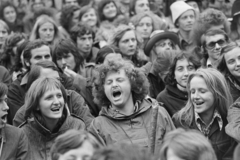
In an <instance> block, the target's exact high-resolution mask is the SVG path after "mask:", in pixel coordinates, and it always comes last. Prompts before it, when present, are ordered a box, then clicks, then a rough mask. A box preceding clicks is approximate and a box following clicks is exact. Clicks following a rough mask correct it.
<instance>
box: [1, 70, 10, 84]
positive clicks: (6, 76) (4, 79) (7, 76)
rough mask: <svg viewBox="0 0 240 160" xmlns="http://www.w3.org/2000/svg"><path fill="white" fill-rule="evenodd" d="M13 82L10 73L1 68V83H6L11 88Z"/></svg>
mask: <svg viewBox="0 0 240 160" xmlns="http://www.w3.org/2000/svg"><path fill="white" fill-rule="evenodd" d="M11 81H12V78H11V75H10V74H9V71H8V70H7V69H6V68H5V67H3V66H0V82H2V83H5V84H6V85H7V86H9V85H10V83H11Z"/></svg>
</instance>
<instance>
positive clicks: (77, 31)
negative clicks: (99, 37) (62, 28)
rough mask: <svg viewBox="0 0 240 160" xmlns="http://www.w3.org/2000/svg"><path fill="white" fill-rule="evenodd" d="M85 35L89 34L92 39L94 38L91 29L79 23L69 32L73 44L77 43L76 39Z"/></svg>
mask: <svg viewBox="0 0 240 160" xmlns="http://www.w3.org/2000/svg"><path fill="white" fill-rule="evenodd" d="M85 34H91V35H92V38H93V39H94V38H95V33H94V32H93V30H92V29H91V27H90V26H88V25H87V24H83V23H81V22H79V23H78V24H76V25H75V26H73V28H71V30H70V37H71V39H72V40H73V42H75V43H77V37H81V36H84V35H85Z"/></svg>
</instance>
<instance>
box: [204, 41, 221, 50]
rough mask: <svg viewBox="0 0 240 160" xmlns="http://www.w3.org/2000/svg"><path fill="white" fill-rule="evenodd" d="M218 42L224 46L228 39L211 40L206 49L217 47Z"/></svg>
mask: <svg viewBox="0 0 240 160" xmlns="http://www.w3.org/2000/svg"><path fill="white" fill-rule="evenodd" d="M216 44H218V45H219V46H221V47H222V46H224V45H225V44H226V40H224V39H220V40H218V41H216V42H210V43H208V44H206V49H208V50H213V49H214V48H215V47H216Z"/></svg>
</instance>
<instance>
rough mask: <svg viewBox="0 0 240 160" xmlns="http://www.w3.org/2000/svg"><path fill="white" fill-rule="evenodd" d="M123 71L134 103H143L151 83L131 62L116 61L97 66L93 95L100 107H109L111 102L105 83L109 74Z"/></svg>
mask: <svg viewBox="0 0 240 160" xmlns="http://www.w3.org/2000/svg"><path fill="white" fill-rule="evenodd" d="M120 69H123V70H124V71H125V73H126V75H127V77H128V78H129V81H130V84H131V91H132V97H133V101H134V103H135V102H136V101H137V100H140V101H142V100H143V99H144V98H145V97H146V95H147V94H148V90H149V82H148V80H147V78H146V76H145V74H144V73H143V72H142V70H141V69H139V68H135V67H134V66H133V64H132V62H131V61H126V60H119V59H114V60H110V61H108V63H106V64H101V65H98V66H96V73H95V75H94V84H93V85H94V87H93V91H92V92H93V95H94V98H95V101H96V103H98V104H99V105H100V106H109V105H110V104H111V102H110V101H109V99H108V98H107V96H106V94H105V92H104V83H105V79H106V77H107V74H108V73H109V72H117V71H119V70H120Z"/></svg>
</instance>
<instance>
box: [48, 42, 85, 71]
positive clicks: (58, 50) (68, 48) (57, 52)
mask: <svg viewBox="0 0 240 160" xmlns="http://www.w3.org/2000/svg"><path fill="white" fill-rule="evenodd" d="M52 53H53V54H52V58H53V62H54V63H56V64H57V59H58V58H59V57H63V56H65V55H67V54H69V53H72V55H73V56H74V59H75V62H76V68H75V69H74V71H75V72H78V71H79V67H80V66H83V63H84V58H83V57H82V55H81V54H80V52H79V50H78V48H77V46H76V45H75V44H74V43H73V42H72V41H71V40H70V39H61V40H59V41H57V43H56V44H54V45H53V52H52Z"/></svg>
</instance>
